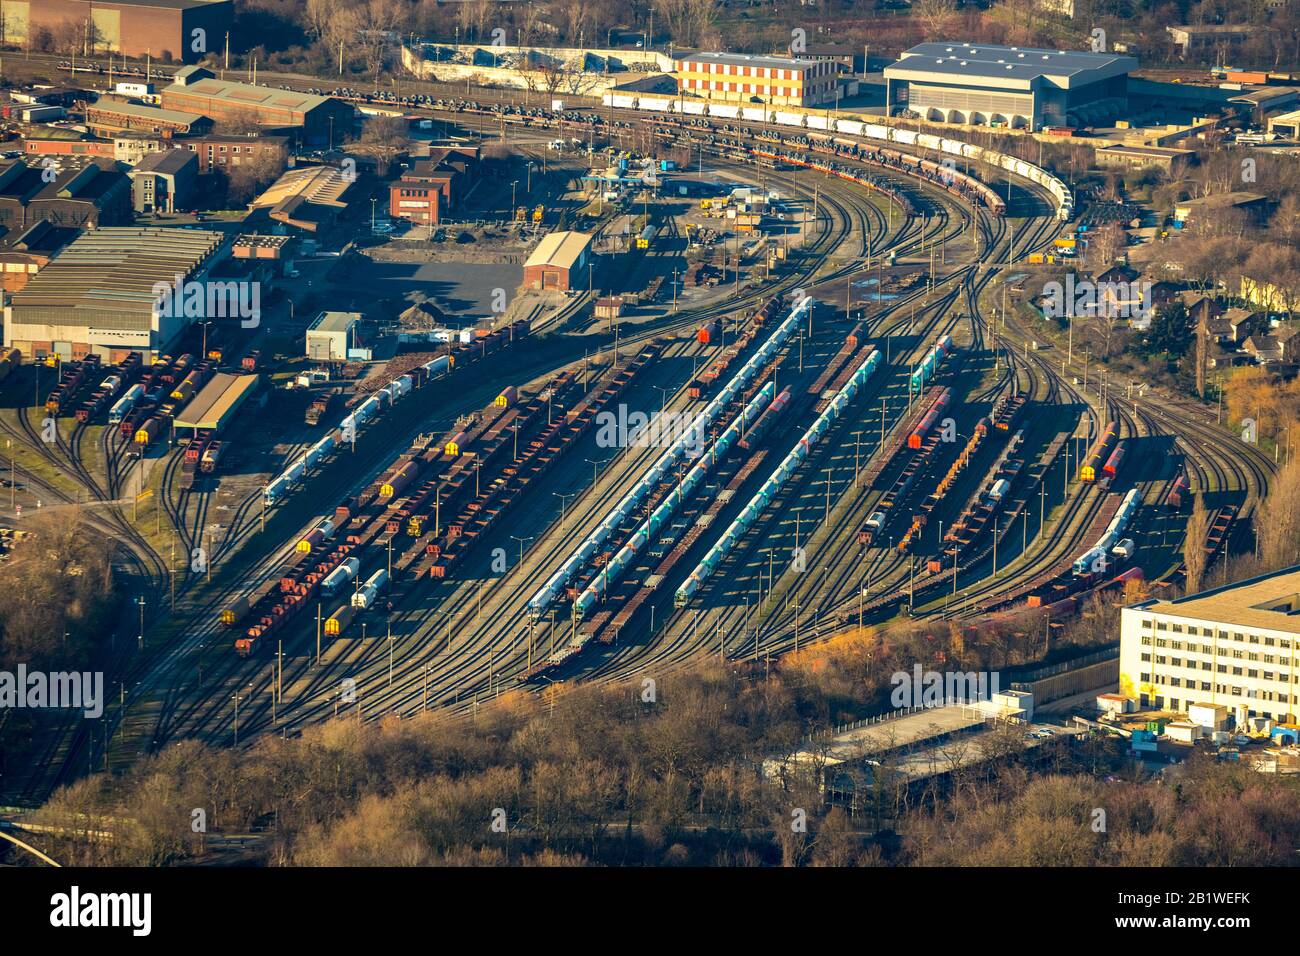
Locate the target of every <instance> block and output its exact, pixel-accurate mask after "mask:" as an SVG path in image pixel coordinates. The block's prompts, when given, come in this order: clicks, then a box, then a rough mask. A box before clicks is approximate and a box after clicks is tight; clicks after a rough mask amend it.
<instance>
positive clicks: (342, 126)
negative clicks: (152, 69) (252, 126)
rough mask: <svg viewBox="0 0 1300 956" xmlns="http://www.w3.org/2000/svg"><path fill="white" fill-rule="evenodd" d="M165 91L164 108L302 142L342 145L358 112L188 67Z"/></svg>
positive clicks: (325, 98) (335, 103)
mask: <svg viewBox="0 0 1300 956" xmlns="http://www.w3.org/2000/svg"><path fill="white" fill-rule="evenodd" d="M172 80H173V82H172V84H171V85H170V86H165V87H163V90H162V94H161V95H162V105H163V106H164V107H165V108H167V109H169V110H179V111H181V112H185V113H198V114H199V115H201V116H207V117H210V118H212V119H213V120H215V121H216V122H217V124H218V125H220V124H221V123H226V122H245V121H250V122H253V123H256V124H257V125H258V126H262V127H265V128H267V129H279V130H283V131H285V132H287V133H290V134H292V135H293V136H294V137H295V138H297V139H300V140H301V141H302V142H304V143H313V144H320V145H325V144H327V143H333V142H338V141H340V140H341V138H342V137H343V135H344V134H346V133H349V132H351V130H352V126H353V121H354V117H355V115H356V111H355V110H354V109H353V107H352V106H351V105H349V104H347V103H344V102H343V101H342V100H336V99H334V98H332V97H329V96H318V95H316V94H314V93H302V92H299V91H298V90H282V89H279V88H278V87H274V86H258V85H254V84H252V83H239V82H236V81H234V80H219V79H217V78H216V74H214V73H213V72H212V71H211V70H205V69H203V68H202V67H198V66H186V67H182V68H181V69H179V70H177V71H176V74H175V75H174V76H173V77H172Z"/></svg>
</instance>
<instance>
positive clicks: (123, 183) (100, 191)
mask: <svg viewBox="0 0 1300 956" xmlns="http://www.w3.org/2000/svg"><path fill="white" fill-rule="evenodd" d="M48 158H49V157H47V159H48ZM51 171H53V173H54V176H53V179H51V178H50V173H51ZM131 218H132V217H131V181H130V180H129V179H127V177H126V173H124V172H122V171H121V170H119V169H117V168H115V165H114V163H113V161H112V160H105V159H98V160H88V159H87V158H85V157H81V156H68V157H66V158H65V159H63V160H62V161H61V162H60V163H58V164H57V165H54V166H50V167H47V166H46V165H45V162H44V161H42V162H41V163H40V164H36V163H33V164H31V165H28V163H27V161H26V160H22V159H18V160H15V161H14V162H12V163H10V164H8V165H7V166H4V167H0V228H5V229H9V230H11V231H12V230H20V229H25V228H27V227H28V226H31V225H34V224H35V223H38V222H40V221H41V220H43V219H45V220H49V221H50V222H51V223H52V224H54V225H56V226H67V227H72V228H78V229H95V228H97V227H99V226H115V225H125V224H126V223H129V222H130V221H131Z"/></svg>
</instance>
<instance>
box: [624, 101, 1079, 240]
mask: <svg viewBox="0 0 1300 956" xmlns="http://www.w3.org/2000/svg"><path fill="white" fill-rule="evenodd" d="M602 102H603V104H604V105H605V106H609V107H612V108H614V109H625V110H636V111H639V112H648V113H656V114H660V115H659V117H658V120H657V121H659V122H663V121H664V118H665V116H666V117H668V118H669V119H672V120H674V121H678V120H676V117H674V116H673V114H678V115H681V116H682V117H683V118H682V119H681V120H679V122H681V123H683V124H686V123H693V122H697V121H696V120H691V119H687V118H686V117H692V116H694V117H703V116H706V115H707V116H709V117H711V118H715V119H731V120H739V121H742V122H751V123H763V124H772V125H774V126H785V127H794V128H802V129H808V130H818V131H822V130H824V131H825V133H839V134H843V136H847V137H863V138H864V139H866V140H869V141H872V142H866V143H860V142H857V141H856V140H852V139H845V138H841V137H836V138H835V139H834V140H833V142H835V143H836V144H843V145H845V146H849V145H857V146H858V147H859V148H862V147H864V146H866V147H874V146H875V145H876V143H877V142H882V141H883V142H891V143H900V144H902V145H904V146H908V147H913V148H919V149H923V150H935V151H937V152H939V153H942V154H943V155H944V156H945V157H950V158H951V159H952V162H953V165H951V166H950V165H948V164H947V163H939V164H934V165H936V166H939V167H940V170H941V171H942V172H941V174H942V175H952V176H954V177H955V176H964V174H962V173H959V172H957V170H956V168H955V167H956V162H957V161H959V160H965V161H973V162H977V163H986V164H988V165H990V166H994V167H997V168H999V169H1002V170H1003V171H1005V172H1007V173H1014V174H1015V175H1017V176H1021V177H1023V178H1025V179H1028V180H1029V181H1030V182H1033V183H1035V184H1037V185H1039V186H1042V187H1043V188H1044V189H1046V190H1047V191H1048V192H1049V193H1051V195H1052V198H1053V200H1054V201H1055V203H1056V207H1057V218H1058V219H1060V220H1061V221H1062V222H1068V221H1069V220H1070V219H1073V218H1074V195H1073V192H1072V191H1071V189H1070V187H1069V186H1068V185H1066V183H1064V182H1063V181H1062V180H1060V179H1058V178H1057V177H1056V176H1053V175H1052V174H1051V173H1050V172H1048V171H1047V170H1045V169H1042V168H1041V167H1038V166H1035V165H1033V164H1032V163H1028V162H1026V161H1024V160H1023V159H1019V158H1018V157H1015V156H1009V155H1007V154H1005V153H1000V152H998V151H996V150H994V149H990V148H985V147H982V146H977V145H975V144H974V143H967V142H964V141H962V140H956V139H947V138H945V137H941V136H937V135H934V134H932V133H919V132H917V131H916V130H911V129H906V128H903V127H899V126H886V125H883V124H876V123H867V122H864V121H862V120H858V119H847V118H843V117H836V116H829V115H827V114H826V113H825V112H824V111H817V110H807V111H802V110H794V109H786V110H782V109H780V108H769V107H764V106H741V105H738V104H725V103H706V102H704V101H702V100H693V99H685V98H681V97H667V96H641V95H636V94H624V93H606V94H604V96H603V100H602ZM702 125H703V127H704V128H705V129H707V130H712V129H713V126H712V125H711V124H710V123H709V122H708V121H707V120H704V121H702ZM811 135H816V134H811ZM822 135H823V136H825V134H822ZM910 158H911V159H915V157H910ZM974 183H978V185H979V186H981V187H982V188H984V189H990V188H991V187H989V186H988V185H987V184H984V183H979V182H978V180H975V181H974Z"/></svg>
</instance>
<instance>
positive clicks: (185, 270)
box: [4, 227, 237, 363]
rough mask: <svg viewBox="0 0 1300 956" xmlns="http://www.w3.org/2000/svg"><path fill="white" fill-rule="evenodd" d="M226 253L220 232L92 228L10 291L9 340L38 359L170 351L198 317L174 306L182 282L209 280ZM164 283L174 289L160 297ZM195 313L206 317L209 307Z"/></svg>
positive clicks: (115, 357)
mask: <svg viewBox="0 0 1300 956" xmlns="http://www.w3.org/2000/svg"><path fill="white" fill-rule="evenodd" d="M228 256H229V242H228V240H227V238H226V237H225V236H224V235H223V234H222V233H219V232H207V231H201V230H185V231H178V230H171V229H148V228H145V229H141V228H135V227H114V228H104V229H96V230H95V231H93V232H88V233H86V234H84V235H82V236H81V237H80V238H78V239H76V240H74V241H73V242H72V243H71V244H70V245H69V246H68V247H67V248H66V249H64V250H63V251H62V252H61V253H60V254H59V255H58V257H57V258H55V259H54V260H53V261H52V262H51V263H50V264H49V265H47V266H46V267H45V268H43V269H42V270H41V271H40V272H39V273H37V274H36V275H35V276H34V277H33V278H32V279H31V281H30V282H28V283H27V286H26V287H25V288H24V289H22V290H21V291H20V292H16V293H14V294H13V295H12V296H11V297H10V302H9V304H8V305H7V306H5V323H4V344H5V345H6V346H7V347H11V348H16V349H19V350H20V351H21V352H22V353H23V354H24V355H27V356H32V357H34V358H38V359H39V358H42V357H44V356H46V355H58V356H60V357H61V358H62V359H63V360H65V361H75V360H79V359H82V358H84V357H85V356H87V355H97V356H99V357H100V358H101V359H102V360H104V361H105V362H106V363H116V362H120V361H122V359H123V358H124V357H125V356H126V355H127V354H128V353H129V352H133V351H134V352H140V353H142V354H144V355H145V357H146V358H149V359H152V358H153V357H155V356H157V355H161V354H162V353H164V352H166V351H167V350H168V348H169V347H170V346H171V345H172V343H174V342H175V341H176V339H177V338H178V337H179V336H180V335H181V334H182V333H183V332H184V331H185V329H186V328H187V327H188V326H189V325H190V323H191V322H192V321H193V319H194V317H195V316H194V315H192V314H191V315H187V313H186V312H185V310H184V308H181V309H176V308H173V307H171V306H170V303H171V302H172V301H173V295H172V290H174V289H176V288H179V286H178V285H177V283H178V282H179V283H180V286H184V287H186V288H188V286H189V285H190V284H191V283H193V284H197V285H199V286H201V287H205V283H206V282H207V280H208V278H209V277H210V275H211V273H212V270H213V268H214V267H216V266H217V265H219V264H220V263H221V262H222V261H223V260H224V259H226V258H227V257H228ZM160 286H161V287H162V288H164V289H166V290H168V291H167V293H166V295H165V296H163V297H162V298H161V299H160V294H159V287H160ZM186 301H192V298H187V299H186ZM229 314H230V315H231V316H232V317H233V316H235V315H236V314H237V310H231V311H230V312H229ZM197 317H198V318H206V317H207V315H206V311H204V312H200V313H198V316H197Z"/></svg>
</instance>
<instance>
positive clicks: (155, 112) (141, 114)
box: [87, 96, 203, 126]
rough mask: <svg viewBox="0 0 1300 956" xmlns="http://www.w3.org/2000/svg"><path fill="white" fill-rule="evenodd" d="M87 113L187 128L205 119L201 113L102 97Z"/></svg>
mask: <svg viewBox="0 0 1300 956" xmlns="http://www.w3.org/2000/svg"><path fill="white" fill-rule="evenodd" d="M87 112H89V113H97V112H102V113H117V114H119V115H121V116H134V117H137V118H139V119H149V120H157V121H158V122H160V123H179V124H183V125H185V126H193V125H194V124H195V123H197V122H198V121H199V120H201V119H203V116H202V115H201V114H199V113H186V112H183V111H181V110H168V109H163V108H162V107H161V106H147V105H145V104H144V103H128V102H127V101H126V100H111V99H108V98H107V97H102V96H101V97H100V98H99V100H97V101H96V102H95V103H94V104H93V105H91V106H89V107H88V108H87Z"/></svg>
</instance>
